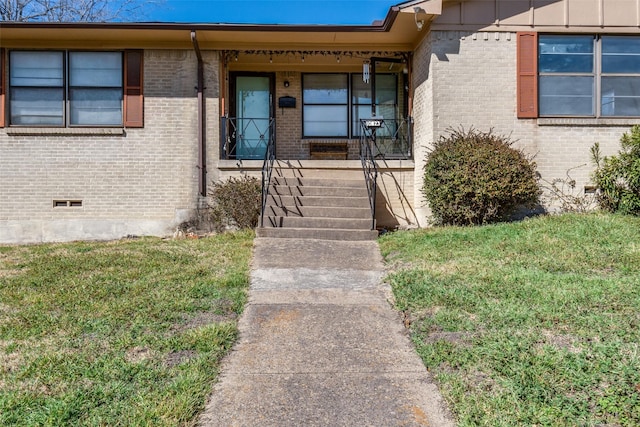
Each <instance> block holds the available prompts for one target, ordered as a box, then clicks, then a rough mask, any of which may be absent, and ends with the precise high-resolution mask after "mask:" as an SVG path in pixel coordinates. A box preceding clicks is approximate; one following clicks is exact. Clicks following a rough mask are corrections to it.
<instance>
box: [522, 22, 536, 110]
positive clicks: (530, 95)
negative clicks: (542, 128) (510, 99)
mask: <svg viewBox="0 0 640 427" xmlns="http://www.w3.org/2000/svg"><path fill="white" fill-rule="evenodd" d="M517 37H518V48H517V49H518V97H517V100H518V118H520V119H532V118H536V117H538V33H535V32H520V33H518V34H517Z"/></svg>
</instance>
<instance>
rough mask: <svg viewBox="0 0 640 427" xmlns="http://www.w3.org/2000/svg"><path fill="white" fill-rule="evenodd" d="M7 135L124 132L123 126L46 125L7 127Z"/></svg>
mask: <svg viewBox="0 0 640 427" xmlns="http://www.w3.org/2000/svg"><path fill="white" fill-rule="evenodd" d="M5 131H6V132H7V135H12V136H92V135H97V136H103V135H117V136H122V135H124V134H125V130H124V129H123V128H48V127H9V128H5Z"/></svg>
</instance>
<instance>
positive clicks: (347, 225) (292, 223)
mask: <svg viewBox="0 0 640 427" xmlns="http://www.w3.org/2000/svg"><path fill="white" fill-rule="evenodd" d="M263 226H264V227H281V228H326V229H342V230H368V229H370V228H371V219H370V218H327V217H296V216H268V217H265V218H264V224H263Z"/></svg>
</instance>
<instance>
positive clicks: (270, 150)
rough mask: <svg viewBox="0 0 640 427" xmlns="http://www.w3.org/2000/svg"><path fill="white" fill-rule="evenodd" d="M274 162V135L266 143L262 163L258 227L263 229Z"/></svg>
mask: <svg viewBox="0 0 640 427" xmlns="http://www.w3.org/2000/svg"><path fill="white" fill-rule="evenodd" d="M274 128H275V126H274ZM275 160H276V138H275V135H274V136H273V137H271V138H269V140H268V141H267V150H266V152H265V154H264V163H262V208H261V209H260V227H264V210H265V208H266V207H267V199H268V197H269V184H271V172H272V171H273V163H274V162H275Z"/></svg>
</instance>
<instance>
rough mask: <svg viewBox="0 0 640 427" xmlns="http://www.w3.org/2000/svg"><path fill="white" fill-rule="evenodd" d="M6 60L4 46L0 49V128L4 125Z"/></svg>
mask: <svg viewBox="0 0 640 427" xmlns="http://www.w3.org/2000/svg"><path fill="white" fill-rule="evenodd" d="M5 62H6V60H5V57H4V48H2V49H0V128H3V127H4V126H5V123H4V121H5V117H4V102H5V96H4V93H5V87H6V85H5V81H4V74H5V72H4V63H5Z"/></svg>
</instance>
